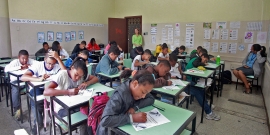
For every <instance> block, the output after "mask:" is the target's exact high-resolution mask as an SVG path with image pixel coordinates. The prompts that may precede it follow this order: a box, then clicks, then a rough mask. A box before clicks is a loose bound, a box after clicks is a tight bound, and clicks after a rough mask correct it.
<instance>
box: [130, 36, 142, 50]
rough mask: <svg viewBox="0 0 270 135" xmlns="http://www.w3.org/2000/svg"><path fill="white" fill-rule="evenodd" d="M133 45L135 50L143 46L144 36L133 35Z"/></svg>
mask: <svg viewBox="0 0 270 135" xmlns="http://www.w3.org/2000/svg"><path fill="white" fill-rule="evenodd" d="M132 44H133V48H135V47H139V46H141V45H142V35H138V36H136V35H133V36H132ZM135 44H136V45H135Z"/></svg>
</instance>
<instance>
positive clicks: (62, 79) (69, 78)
mask: <svg viewBox="0 0 270 135" xmlns="http://www.w3.org/2000/svg"><path fill="white" fill-rule="evenodd" d="M97 82H98V78H97V77H95V76H92V75H89V76H88V71H87V67H86V64H85V61H84V59H83V58H80V57H77V58H76V59H75V60H74V61H73V63H72V66H71V68H70V70H60V71H59V72H58V73H57V74H56V76H54V77H53V78H52V81H51V82H50V84H49V85H48V87H47V88H45V90H44V93H43V95H44V96H49V97H51V96H63V95H77V94H78V92H79V90H80V89H85V88H86V87H87V86H89V85H92V84H95V83H97ZM54 111H55V112H56V113H58V115H59V116H60V117H62V118H63V117H65V116H67V114H68V112H67V111H66V110H64V109H63V108H62V107H61V106H60V105H58V104H55V110H54ZM76 111H79V108H77V109H75V110H73V111H72V112H76ZM85 126H86V124H85V125H83V126H80V134H81V135H85V134H87V133H86V131H85V129H83V128H85Z"/></svg>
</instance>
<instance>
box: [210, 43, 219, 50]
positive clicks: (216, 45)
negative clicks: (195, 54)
mask: <svg viewBox="0 0 270 135" xmlns="http://www.w3.org/2000/svg"><path fill="white" fill-rule="evenodd" d="M211 50H212V52H218V42H213V43H212V49H211Z"/></svg>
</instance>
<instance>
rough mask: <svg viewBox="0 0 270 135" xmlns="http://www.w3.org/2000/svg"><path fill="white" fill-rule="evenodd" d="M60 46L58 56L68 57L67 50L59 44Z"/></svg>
mask: <svg viewBox="0 0 270 135" xmlns="http://www.w3.org/2000/svg"><path fill="white" fill-rule="evenodd" d="M59 46H60V58H62V59H63V58H68V57H69V54H68V52H67V51H66V50H65V49H64V48H63V47H62V46H61V45H60V44H59Z"/></svg>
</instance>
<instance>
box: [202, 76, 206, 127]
mask: <svg viewBox="0 0 270 135" xmlns="http://www.w3.org/2000/svg"><path fill="white" fill-rule="evenodd" d="M206 86H207V78H206V79H205V87H206ZM206 94H207V93H206V89H205V88H204V95H203V106H202V114H201V123H203V114H204V105H205V97H206Z"/></svg>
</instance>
